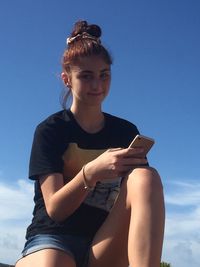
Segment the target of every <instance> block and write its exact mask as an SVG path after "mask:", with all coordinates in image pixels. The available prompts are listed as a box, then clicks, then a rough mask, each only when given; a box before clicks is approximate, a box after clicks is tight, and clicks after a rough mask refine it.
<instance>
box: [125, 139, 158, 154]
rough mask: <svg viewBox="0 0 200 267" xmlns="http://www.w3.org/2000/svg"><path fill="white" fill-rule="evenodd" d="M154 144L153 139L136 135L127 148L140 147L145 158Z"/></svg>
mask: <svg viewBox="0 0 200 267" xmlns="http://www.w3.org/2000/svg"><path fill="white" fill-rule="evenodd" d="M154 143H155V141H154V139H152V138H150V137H147V136H144V135H140V134H138V135H136V137H135V138H134V139H133V141H132V142H131V143H130V145H129V147H133V148H134V147H142V148H143V149H144V151H143V152H142V155H143V156H146V154H147V153H148V152H149V150H150V149H151V147H152V146H153V144H154Z"/></svg>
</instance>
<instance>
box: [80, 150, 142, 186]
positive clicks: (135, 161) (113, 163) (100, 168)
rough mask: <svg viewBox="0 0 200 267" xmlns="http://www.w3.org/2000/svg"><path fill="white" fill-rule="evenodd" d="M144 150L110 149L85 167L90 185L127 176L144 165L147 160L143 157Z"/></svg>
mask: <svg viewBox="0 0 200 267" xmlns="http://www.w3.org/2000/svg"><path fill="white" fill-rule="evenodd" d="M142 152H143V148H113V149H108V150H106V151H105V152H104V153H102V154H101V155H100V156H99V157H97V158H96V159H94V160H93V161H91V162H89V163H88V164H87V165H86V166H85V174H86V177H87V181H88V183H89V184H90V185H95V184H96V182H97V181H101V180H105V179H113V178H117V177H123V176H125V175H126V174H127V173H128V172H129V171H130V170H132V169H133V168H134V167H136V166H140V165H144V164H146V163H147V160H146V159H145V158H144V157H141V153H142Z"/></svg>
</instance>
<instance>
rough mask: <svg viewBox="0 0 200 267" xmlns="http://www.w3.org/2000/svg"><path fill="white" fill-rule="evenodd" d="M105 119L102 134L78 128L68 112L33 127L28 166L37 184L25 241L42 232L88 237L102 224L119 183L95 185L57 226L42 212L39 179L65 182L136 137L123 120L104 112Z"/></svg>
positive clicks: (42, 202)
mask: <svg viewBox="0 0 200 267" xmlns="http://www.w3.org/2000/svg"><path fill="white" fill-rule="evenodd" d="M104 116H105V125H104V127H103V129H101V130H100V131H99V132H97V133H93V134H91V133H88V132H86V131H84V130H83V129H82V128H81V127H80V126H79V124H78V123H77V122H76V120H75V119H74V116H73V114H72V113H71V111H70V110H62V111H60V112H57V113H55V114H53V115H51V116H50V117H48V118H47V119H46V120H44V121H43V122H42V123H40V124H39V125H38V126H37V128H36V131H35V135H34V140H33V145H32V151H31V157H30V167H29V178H30V179H32V180H35V196H34V202H35V207H34V211H33V219H32V223H31V225H29V227H28V229H27V234H26V238H28V237H30V236H33V235H36V234H41V233H44V234H74V235H87V236H91V237H92V236H93V235H94V234H95V233H96V231H97V230H98V228H99V227H100V226H101V224H102V223H103V221H104V220H105V218H106V216H107V215H108V213H109V210H110V209H111V207H112V205H113V203H114V201H115V198H116V196H117V194H118V192H119V187H120V178H119V179H115V180H114V181H113V180H105V181H102V182H98V183H97V185H96V187H95V190H94V191H92V192H90V193H89V194H88V196H87V197H86V199H85V200H84V202H83V203H82V204H81V205H80V207H79V208H78V209H77V210H76V211H75V212H74V213H73V214H72V215H71V216H69V217H68V218H66V219H65V220H64V221H63V222H59V223H58V222H55V221H53V220H52V219H51V218H50V217H49V216H48V214H47V212H46V208H45V204H44V199H43V196H42V192H41V188H40V183H39V180H38V177H39V176H40V175H45V174H50V173H62V174H63V177H64V179H65V181H69V180H70V179H71V178H73V177H74V176H75V175H76V174H77V173H78V172H79V171H80V169H81V168H82V166H83V165H84V164H86V163H87V162H89V161H91V160H93V159H94V158H96V157H97V156H99V155H100V154H101V153H103V152H104V151H105V150H107V149H109V148H116V147H127V146H128V145H129V144H130V142H131V141H132V139H133V138H134V137H135V136H136V135H137V134H138V133H139V132H138V130H137V128H136V126H135V125H133V124H132V123H130V122H128V121H126V120H124V119H120V118H117V117H115V116H112V115H110V114H107V113H104ZM69 205H70V203H69Z"/></svg>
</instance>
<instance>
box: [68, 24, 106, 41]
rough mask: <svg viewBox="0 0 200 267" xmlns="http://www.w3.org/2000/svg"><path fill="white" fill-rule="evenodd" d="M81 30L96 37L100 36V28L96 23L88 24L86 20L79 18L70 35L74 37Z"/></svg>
mask: <svg viewBox="0 0 200 267" xmlns="http://www.w3.org/2000/svg"><path fill="white" fill-rule="evenodd" d="M83 32H86V33H88V34H90V35H92V36H94V37H96V38H99V37H100V36H101V28H100V27H99V26H98V25H95V24H90V25H88V23H87V21H85V20H81V21H77V22H76V23H75V25H74V30H73V32H72V33H71V37H75V36H76V35H78V34H82V33H83Z"/></svg>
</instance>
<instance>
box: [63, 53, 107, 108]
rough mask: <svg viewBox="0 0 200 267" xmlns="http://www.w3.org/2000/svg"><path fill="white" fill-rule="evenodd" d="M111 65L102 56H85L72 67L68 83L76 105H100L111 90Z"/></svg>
mask: <svg viewBox="0 0 200 267" xmlns="http://www.w3.org/2000/svg"><path fill="white" fill-rule="evenodd" d="M110 81H111V70H110V65H108V64H107V63H105V61H104V60H103V58H102V57H101V56H89V57H83V58H81V59H80V60H79V62H78V63H76V64H74V65H72V66H71V68H70V74H69V76H68V84H69V87H70V88H71V92H72V96H73V103H72V104H75V105H86V106H100V105H101V103H102V101H103V100H104V98H105V97H106V96H107V94H108V92H109V87H110Z"/></svg>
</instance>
